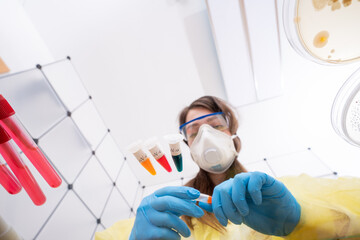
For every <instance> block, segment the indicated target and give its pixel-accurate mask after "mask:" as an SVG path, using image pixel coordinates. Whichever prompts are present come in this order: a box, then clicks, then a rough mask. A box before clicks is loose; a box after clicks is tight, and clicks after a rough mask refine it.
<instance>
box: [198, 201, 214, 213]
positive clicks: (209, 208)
mask: <svg viewBox="0 0 360 240" xmlns="http://www.w3.org/2000/svg"><path fill="white" fill-rule="evenodd" d="M198 206H199V207H201V208H202V209H204V210H205V211H208V212H213V208H212V204H210V203H204V202H199V203H198Z"/></svg>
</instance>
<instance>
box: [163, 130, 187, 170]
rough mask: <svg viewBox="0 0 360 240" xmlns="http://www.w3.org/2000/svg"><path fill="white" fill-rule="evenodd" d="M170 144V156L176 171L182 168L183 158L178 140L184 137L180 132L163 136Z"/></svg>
mask: <svg viewBox="0 0 360 240" xmlns="http://www.w3.org/2000/svg"><path fill="white" fill-rule="evenodd" d="M164 138H165V139H166V140H167V142H168V143H169V146H170V152H171V157H172V159H173V161H174V164H175V166H176V169H177V170H178V172H181V171H182V170H183V160H182V154H181V148H180V142H181V141H182V140H183V139H184V137H183V136H182V135H181V134H178V133H177V134H169V135H166V136H164Z"/></svg>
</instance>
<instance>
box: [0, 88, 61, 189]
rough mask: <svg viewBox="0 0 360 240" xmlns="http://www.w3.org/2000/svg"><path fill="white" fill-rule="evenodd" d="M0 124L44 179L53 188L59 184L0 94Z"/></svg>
mask: <svg viewBox="0 0 360 240" xmlns="http://www.w3.org/2000/svg"><path fill="white" fill-rule="evenodd" d="M0 125H1V126H2V127H3V128H4V129H5V131H6V132H7V133H8V134H9V135H10V137H11V138H12V139H13V140H14V141H15V143H16V144H17V145H18V146H19V147H20V149H21V150H22V151H23V153H24V154H25V155H26V156H27V157H28V159H29V160H30V161H31V163H32V164H33V165H34V167H35V168H36V169H37V170H38V171H39V173H40V174H41V176H42V177H43V178H44V179H45V181H46V182H47V183H48V184H49V185H50V186H51V187H53V188H55V187H58V186H60V185H61V181H62V180H61V178H60V176H59V175H58V174H57V173H56V171H55V170H54V168H53V167H52V166H51V164H50V163H49V161H48V160H47V159H46V157H45V156H44V154H43V153H42V152H41V150H40V149H39V147H38V146H37V145H36V143H35V142H34V141H33V139H32V138H31V136H30V135H29V134H28V132H27V131H26V129H25V128H24V126H23V125H22V124H21V122H20V121H19V120H18V119H17V117H16V115H15V111H14V109H13V108H12V107H11V106H10V104H9V103H8V101H7V100H6V99H5V98H4V97H3V96H2V95H1V94H0Z"/></svg>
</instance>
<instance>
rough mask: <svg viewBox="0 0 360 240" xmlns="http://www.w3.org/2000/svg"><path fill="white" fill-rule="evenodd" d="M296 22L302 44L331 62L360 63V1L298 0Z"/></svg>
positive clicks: (311, 52) (318, 57)
mask: <svg viewBox="0 0 360 240" xmlns="http://www.w3.org/2000/svg"><path fill="white" fill-rule="evenodd" d="M295 11H296V13H295V18H294V19H293V21H294V23H295V27H296V28H297V33H298V37H299V40H300V42H301V43H302V45H303V47H304V48H305V50H306V51H307V52H308V53H309V54H310V55H312V56H313V57H315V58H317V59H319V60H321V61H324V62H328V63H346V62H352V61H356V60H360V44H359V43H360V30H359V23H360V1H359V0H297V5H296V9H295Z"/></svg>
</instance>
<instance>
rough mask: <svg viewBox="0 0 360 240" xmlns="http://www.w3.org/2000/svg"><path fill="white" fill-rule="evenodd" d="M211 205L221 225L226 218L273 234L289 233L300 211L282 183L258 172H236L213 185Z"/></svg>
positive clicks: (284, 234) (226, 221)
mask: <svg viewBox="0 0 360 240" xmlns="http://www.w3.org/2000/svg"><path fill="white" fill-rule="evenodd" d="M212 206H213V210H214V214H215V216H216V218H217V219H218V220H219V222H220V223H221V224H222V225H224V226H226V225H227V223H228V220H230V221H231V222H233V223H235V224H241V223H244V224H246V225H248V226H249V227H251V228H252V229H254V230H256V231H258V232H261V233H264V234H268V235H276V236H286V235H288V234H290V233H291V232H292V231H293V230H294V228H295V227H296V225H297V223H298V222H299V220H300V212H301V207H300V205H299V204H298V202H297V201H296V199H295V198H294V197H293V195H292V194H291V193H290V191H289V190H288V189H287V188H286V187H285V185H284V184H283V183H282V182H280V181H278V180H275V179H274V178H272V177H270V176H269V175H267V174H265V173H261V172H249V173H240V174H237V175H236V176H235V177H234V178H231V179H229V180H227V181H225V182H223V183H221V184H219V185H218V186H216V187H215V189H214V193H213V198H212Z"/></svg>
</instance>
